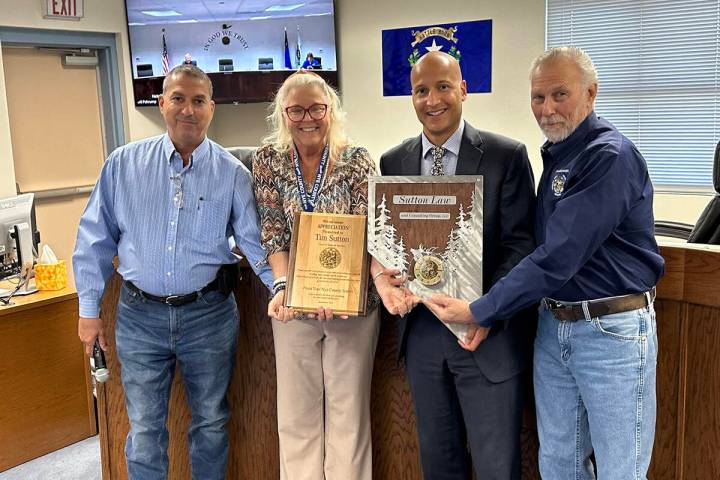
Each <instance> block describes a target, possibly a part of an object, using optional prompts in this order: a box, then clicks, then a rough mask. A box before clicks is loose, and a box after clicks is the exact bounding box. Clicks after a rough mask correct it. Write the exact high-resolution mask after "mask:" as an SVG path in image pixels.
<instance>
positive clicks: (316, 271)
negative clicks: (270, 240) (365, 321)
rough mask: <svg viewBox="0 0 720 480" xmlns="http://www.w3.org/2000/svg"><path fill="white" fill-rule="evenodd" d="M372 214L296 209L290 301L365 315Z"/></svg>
mask: <svg viewBox="0 0 720 480" xmlns="http://www.w3.org/2000/svg"><path fill="white" fill-rule="evenodd" d="M366 223H367V217H366V216H365V215H343V214H334V213H309V212H300V213H297V214H296V215H295V223H294V225H293V234H292V242H291V246H290V264H289V267H288V274H287V290H286V292H285V306H286V307H291V308H293V309H295V310H296V311H298V312H302V313H314V312H316V311H317V309H318V307H325V308H331V309H332V310H333V313H335V314H341V315H352V316H355V315H365V307H366V303H367V286H368V269H369V266H368V256H367V248H366V244H365V235H366V233H365V232H366Z"/></svg>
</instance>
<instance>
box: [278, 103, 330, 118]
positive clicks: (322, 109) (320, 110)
mask: <svg viewBox="0 0 720 480" xmlns="http://www.w3.org/2000/svg"><path fill="white" fill-rule="evenodd" d="M327 110H328V106H327V105H325V104H324V103H315V104H313V105H310V107H308V108H303V107H301V106H300V105H293V106H292V107H287V108H286V109H285V114H286V115H287V116H288V118H289V119H290V120H291V121H293V122H302V121H303V120H304V119H305V115H310V118H311V119H313V120H322V119H323V118H325V114H326V113H327Z"/></svg>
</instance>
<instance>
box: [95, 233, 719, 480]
mask: <svg viewBox="0 0 720 480" xmlns="http://www.w3.org/2000/svg"><path fill="white" fill-rule="evenodd" d="M690 250H691V249H688V248H685V247H671V248H668V247H664V248H663V249H662V253H663V255H664V257H665V258H666V261H667V273H666V275H665V277H664V278H663V280H662V281H661V282H660V284H659V285H658V300H657V303H656V311H657V323H658V342H659V354H658V367H657V368H658V371H657V392H658V420H657V429H656V436H655V448H654V455H653V461H652V464H651V467H650V474H649V478H651V479H652V480H686V479H687V480H690V479H695V478H702V479H709V478H720V460H718V459H719V458H720V457H717V456H716V451H717V450H718V449H720V438H718V432H719V431H720V413H718V412H720V408H719V407H718V405H720V402H719V401H718V400H719V399H718V398H717V395H718V391H720V385H719V383H720V356H718V355H716V354H715V352H714V346H715V345H717V344H718V343H719V342H718V341H719V340H720V309H719V308H717V307H720V295H719V296H718V297H717V298H714V297H713V293H712V292H713V291H714V290H713V289H715V288H717V284H718V283H720V282H717V278H718V273H717V272H718V271H717V268H718V265H720V252H698V253H697V254H696V253H695V252H694V251H690ZM696 255H697V256H696ZM705 255H707V256H709V257H711V258H704V256H705ZM243 274H244V275H245V276H246V278H244V279H243V280H242V281H241V284H240V286H239V287H238V289H237V290H236V299H237V300H238V308H239V311H240V318H241V324H240V325H241V327H240V335H239V338H238V353H237V358H236V371H235V374H234V376H233V380H232V382H231V385H230V393H229V397H228V401H229V403H230V407H231V410H232V417H231V420H230V424H229V426H228V433H229V436H230V448H231V450H230V459H229V462H228V475H227V478H229V479H240V478H242V479H245V478H248V479H252V480H256V479H257V480H265V479H268V480H271V479H276V478H277V477H278V450H277V427H276V414H275V408H276V407H275V405H276V404H275V395H276V390H275V370H274V365H275V364H274V353H273V342H272V329H271V324H270V320H269V319H268V318H267V315H266V312H265V308H266V305H267V303H266V302H267V292H266V291H265V288H264V287H263V286H262V285H261V284H260V281H259V280H258V279H257V277H255V275H254V274H252V273H251V272H250V271H249V270H247V269H245V270H243ZM711 282H715V283H714V284H713V285H709V283H711ZM118 286H119V282H118V278H117V277H116V278H115V279H113V282H112V283H111V288H110V289H109V291H108V294H107V295H106V297H105V299H104V304H103V305H104V309H103V311H104V312H105V314H106V318H108V319H109V317H112V318H113V319H114V316H115V305H114V304H115V302H116V301H117V290H118ZM707 292H710V294H708V293H707ZM686 295H693V298H695V299H696V300H697V301H701V302H704V303H711V305H709V306H704V307H703V306H698V305H693V304H689V303H688V302H687V301H686V300H685V299H684V297H685V296H686ZM713 302H715V303H714V304H713ZM113 321H114V320H111V321H109V322H108V325H109V326H110V324H111V323H112V322H113ZM107 338H108V340H109V342H110V343H111V345H112V344H114V335H113V333H112V332H110V331H109V332H107ZM108 363H109V365H110V368H111V370H112V371H113V377H112V379H111V381H110V382H108V383H107V384H106V385H105V386H104V389H105V392H101V396H100V398H101V400H100V404H101V406H102V408H105V409H106V412H104V415H105V421H102V415H103V413H101V443H102V444H103V450H102V451H103V455H104V456H103V469H104V470H103V471H104V472H110V473H109V475H110V476H106V477H105V478H106V479H107V478H110V479H112V480H122V479H125V478H127V473H126V471H125V460H124V454H123V449H124V442H125V435H126V433H127V417H126V413H125V404H124V401H123V398H122V388H121V385H120V383H119V376H118V375H117V374H116V372H119V365H118V364H117V360H116V359H115V358H114V354H113V351H112V349H111V350H110V352H109V355H108ZM175 381H176V384H175V385H174V387H173V395H172V400H171V402H173V407H172V410H171V420H170V422H169V427H170V436H171V438H172V439H173V440H172V441H171V446H170V452H169V455H170V459H171V464H172V465H173V466H172V470H171V476H170V478H173V480H175V479H178V480H183V479H186V478H189V471H188V463H187V447H186V432H187V422H188V421H189V414H188V411H187V406H186V405H185V402H184V399H183V398H182V393H181V392H182V388H181V385H179V384H178V383H177V382H178V379H177V378H176V380H175ZM372 382H373V383H372V389H373V393H372V400H371V408H372V427H373V430H372V434H373V461H374V468H373V471H374V477H373V478H375V479H376V480H416V479H417V480H419V479H420V478H421V472H420V462H419V453H418V447H417V439H416V431H415V421H414V412H413V406H412V400H411V397H410V392H409V388H408V385H407V381H406V379H405V374H404V371H403V368H402V366H400V365H399V364H398V363H397V330H396V325H395V324H394V320H393V319H392V318H390V317H387V316H384V317H383V318H382V321H381V330H380V337H379V341H378V347H377V352H376V358H375V366H374V371H373V380H372ZM686 385H687V392H686ZM178 402H179V404H178ZM524 423H525V425H524V428H523V431H522V438H523V478H525V479H530V480H534V479H537V478H539V474H538V472H537V432H536V428H535V418H534V413H533V406H532V404H530V405H528V408H527V409H526V413H525V422H524ZM105 444H106V445H107V448H105ZM478 480H482V479H478Z"/></svg>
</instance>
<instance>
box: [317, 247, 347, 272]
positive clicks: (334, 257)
mask: <svg viewBox="0 0 720 480" xmlns="http://www.w3.org/2000/svg"><path fill="white" fill-rule="evenodd" d="M340 260H342V255H340V250H338V249H337V248H335V247H328V248H324V249H323V250H322V251H321V252H320V265H322V266H323V267H325V268H327V269H328V270H331V269H333V268H337V266H338V265H340Z"/></svg>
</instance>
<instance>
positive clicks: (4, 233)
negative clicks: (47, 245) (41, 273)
mask: <svg viewBox="0 0 720 480" xmlns="http://www.w3.org/2000/svg"><path fill="white" fill-rule="evenodd" d="M34 199H35V195H33V194H32V193H24V194H22V195H17V196H14V197H9V198H3V199H0V279H3V278H6V277H9V276H12V275H17V274H20V273H26V272H27V271H28V270H30V269H31V268H32V266H33V261H34V258H35V255H36V252H37V250H38V245H39V243H40V234H39V233H38V231H37V225H36V221H35V211H34V204H33V201H34Z"/></svg>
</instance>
